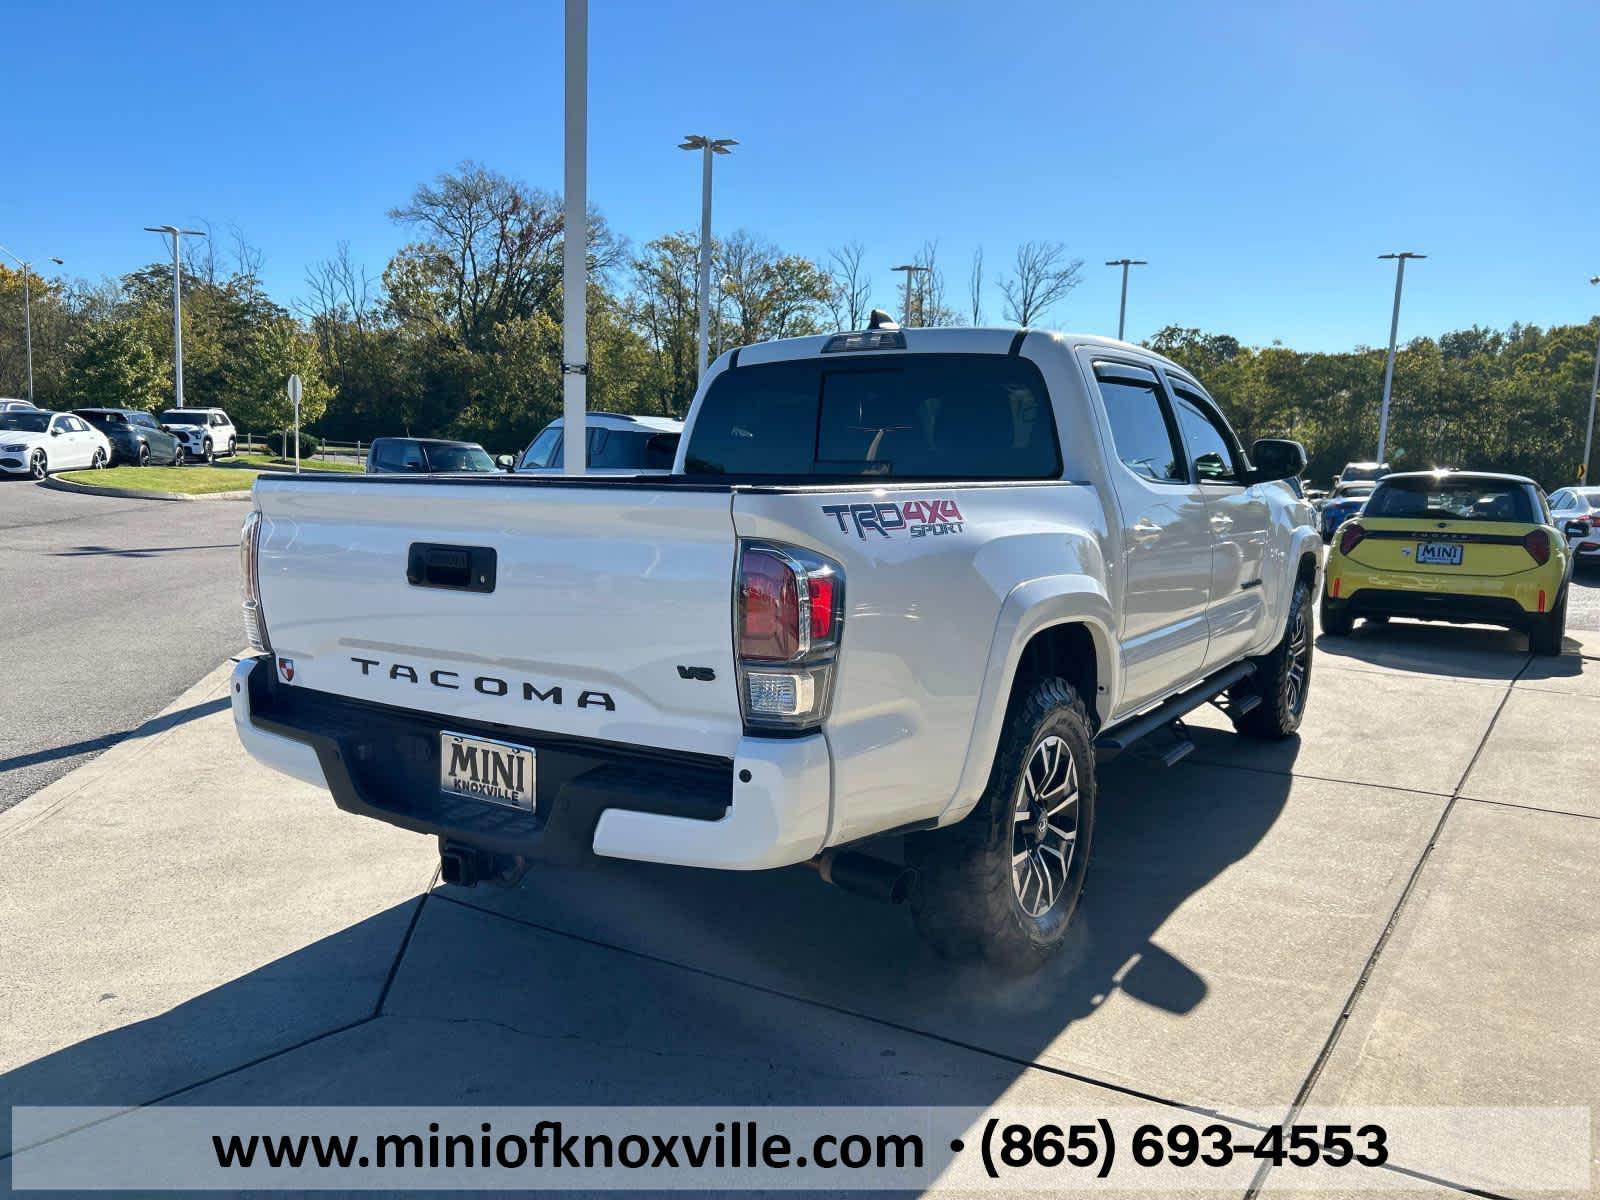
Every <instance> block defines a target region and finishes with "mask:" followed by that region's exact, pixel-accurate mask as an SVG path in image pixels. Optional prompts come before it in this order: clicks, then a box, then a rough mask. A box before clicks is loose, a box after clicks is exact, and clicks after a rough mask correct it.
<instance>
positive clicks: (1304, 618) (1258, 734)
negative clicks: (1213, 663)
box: [1229, 579, 1311, 738]
mask: <svg viewBox="0 0 1600 1200" xmlns="http://www.w3.org/2000/svg"><path fill="white" fill-rule="evenodd" d="M1252 661H1254V663H1255V665H1256V673H1255V674H1254V675H1253V676H1252V677H1251V678H1250V679H1249V680H1247V681H1246V682H1245V683H1243V684H1241V685H1240V686H1239V687H1236V688H1233V689H1231V690H1230V692H1229V696H1230V697H1231V698H1232V699H1235V700H1237V699H1240V698H1242V697H1244V696H1252V695H1253V696H1257V697H1259V698H1260V700H1261V703H1260V704H1257V705H1256V706H1255V707H1254V708H1252V709H1251V710H1250V711H1249V712H1247V713H1245V714H1243V715H1242V716H1240V717H1238V718H1236V719H1235V720H1234V722H1233V727H1234V728H1235V729H1237V730H1238V731H1239V732H1240V733H1242V734H1244V735H1245V736H1246V737H1254V738H1285V737H1288V736H1289V735H1290V734H1291V733H1293V732H1294V731H1295V730H1296V729H1299V728H1300V718H1301V717H1303V716H1305V711H1306V698H1307V696H1309V695H1310V692H1311V584H1310V583H1309V582H1308V581H1306V580H1304V579H1301V580H1299V581H1297V582H1296V583H1295V585H1294V594H1293V595H1292V596H1291V597H1290V599H1289V619H1288V622H1287V623H1286V624H1285V626H1284V630H1283V640H1282V641H1280V642H1279V643H1278V644H1277V646H1276V647H1274V649H1273V650H1272V652H1271V653H1270V654H1264V655H1262V656H1261V657H1260V658H1257V659H1254V660H1252Z"/></svg>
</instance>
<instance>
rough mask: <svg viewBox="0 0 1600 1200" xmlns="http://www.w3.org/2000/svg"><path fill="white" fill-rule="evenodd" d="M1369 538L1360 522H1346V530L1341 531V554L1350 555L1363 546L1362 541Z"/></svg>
mask: <svg viewBox="0 0 1600 1200" xmlns="http://www.w3.org/2000/svg"><path fill="white" fill-rule="evenodd" d="M1366 536H1367V531H1366V529H1365V528H1363V527H1362V525H1361V523H1360V522H1359V521H1346V522H1345V523H1344V528H1342V529H1340V530H1339V553H1340V554H1349V553H1350V551H1352V550H1354V549H1355V548H1356V547H1357V546H1359V545H1360V544H1361V539H1362V538H1364V537H1366Z"/></svg>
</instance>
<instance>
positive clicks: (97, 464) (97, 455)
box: [89, 446, 106, 471]
mask: <svg viewBox="0 0 1600 1200" xmlns="http://www.w3.org/2000/svg"><path fill="white" fill-rule="evenodd" d="M105 465H106V452H105V451H104V450H102V449H100V447H98V446H96V447H95V450H94V457H93V458H91V459H90V460H89V468H90V470H94V471H98V470H101V469H102V468H103V467H104V466H105Z"/></svg>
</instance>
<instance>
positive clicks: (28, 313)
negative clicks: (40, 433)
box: [0, 246, 63, 404]
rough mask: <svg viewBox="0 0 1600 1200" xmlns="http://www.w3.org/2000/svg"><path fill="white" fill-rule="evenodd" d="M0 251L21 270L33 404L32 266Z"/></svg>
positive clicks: (58, 262)
mask: <svg viewBox="0 0 1600 1200" xmlns="http://www.w3.org/2000/svg"><path fill="white" fill-rule="evenodd" d="M0 251H3V252H4V253H5V256H6V257H7V258H9V259H10V260H11V261H12V262H14V263H16V264H17V266H19V267H21V268H22V329H23V338H24V341H25V342H26V343H27V347H28V349H27V354H28V403H29V404H32V403H33V289H32V287H31V286H30V285H29V283H28V277H29V276H30V275H32V274H33V264H32V263H31V262H23V261H22V260H21V259H20V258H18V257H17V256H16V255H15V254H13V253H12V252H11V251H10V250H7V249H6V248H5V247H4V246H0ZM50 261H51V262H53V263H55V264H56V266H58V267H59V266H62V265H63V263H62V260H61V259H59V258H55V257H53V256H52V258H51V259H50Z"/></svg>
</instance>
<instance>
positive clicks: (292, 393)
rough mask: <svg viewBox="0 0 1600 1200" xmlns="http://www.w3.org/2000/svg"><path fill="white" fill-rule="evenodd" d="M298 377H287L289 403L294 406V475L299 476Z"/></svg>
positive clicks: (299, 387)
mask: <svg viewBox="0 0 1600 1200" xmlns="http://www.w3.org/2000/svg"><path fill="white" fill-rule="evenodd" d="M301 391H302V389H301V386H300V376H298V375H291V376H289V402H290V403H291V404H293V405H294V473H295V474H296V475H298V474H300V395H301Z"/></svg>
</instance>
